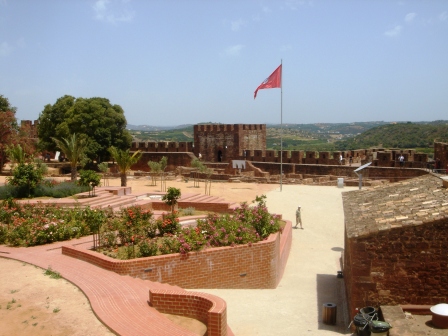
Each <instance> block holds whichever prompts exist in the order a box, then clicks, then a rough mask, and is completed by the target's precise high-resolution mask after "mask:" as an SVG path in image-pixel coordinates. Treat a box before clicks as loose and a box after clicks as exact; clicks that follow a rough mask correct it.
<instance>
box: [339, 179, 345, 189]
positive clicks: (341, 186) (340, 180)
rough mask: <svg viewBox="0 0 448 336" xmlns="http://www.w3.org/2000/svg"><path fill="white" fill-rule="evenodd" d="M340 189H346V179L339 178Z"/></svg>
mask: <svg viewBox="0 0 448 336" xmlns="http://www.w3.org/2000/svg"><path fill="white" fill-rule="evenodd" d="M338 188H344V178H342V177H339V178H338Z"/></svg>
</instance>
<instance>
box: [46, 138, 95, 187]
mask: <svg viewBox="0 0 448 336" xmlns="http://www.w3.org/2000/svg"><path fill="white" fill-rule="evenodd" d="M52 140H53V141H54V142H55V144H56V146H57V147H58V148H60V149H61V151H62V152H63V153H64V154H65V156H66V157H67V159H68V160H69V161H70V168H71V180H72V181H76V175H77V172H78V164H79V163H80V162H81V160H82V159H83V158H84V155H85V152H84V151H85V149H86V146H87V142H86V140H85V139H81V138H80V137H79V136H78V135H76V133H73V134H72V135H71V136H70V137H68V138H62V139H61V140H59V139H56V138H52Z"/></svg>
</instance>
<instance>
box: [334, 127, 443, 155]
mask: <svg viewBox="0 0 448 336" xmlns="http://www.w3.org/2000/svg"><path fill="white" fill-rule="evenodd" d="M434 141H441V142H448V123H447V122H445V121H444V122H439V123H437V122H433V123H428V124H426V123H410V122H408V123H398V124H389V125H382V126H378V127H375V128H372V129H369V130H367V131H365V132H363V133H361V134H359V135H357V136H355V137H353V138H350V139H346V140H342V141H337V142H335V146H336V148H337V149H338V150H349V149H361V148H371V147H379V146H382V147H384V148H433V143H434Z"/></svg>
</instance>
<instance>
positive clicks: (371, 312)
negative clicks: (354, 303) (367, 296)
mask: <svg viewBox="0 0 448 336" xmlns="http://www.w3.org/2000/svg"><path fill="white" fill-rule="evenodd" d="M359 312H360V313H361V314H362V315H364V317H365V318H366V319H367V320H369V321H371V320H378V314H377V311H376V309H375V307H370V306H367V307H364V308H361V309H360V310H359Z"/></svg>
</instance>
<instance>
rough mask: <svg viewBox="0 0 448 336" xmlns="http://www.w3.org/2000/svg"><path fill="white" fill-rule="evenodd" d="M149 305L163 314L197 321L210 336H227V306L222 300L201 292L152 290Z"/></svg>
mask: <svg viewBox="0 0 448 336" xmlns="http://www.w3.org/2000/svg"><path fill="white" fill-rule="evenodd" d="M149 303H150V305H151V306H152V307H154V308H156V309H157V310H158V311H159V312H161V313H166V314H174V315H180V316H186V317H190V318H194V319H197V320H199V321H201V322H202V323H204V324H205V325H206V326H207V335H208V336H226V335H228V333H227V305H226V303H225V301H224V300H222V299H221V298H219V297H217V296H214V295H211V294H206V293H199V292H186V291H183V290H182V291H173V290H152V289H151V290H150V291H149Z"/></svg>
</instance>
